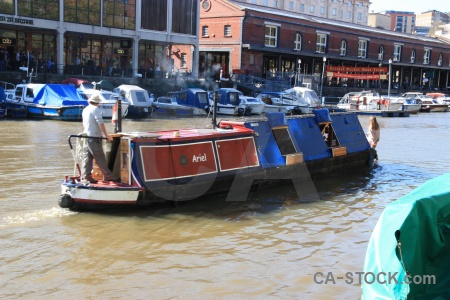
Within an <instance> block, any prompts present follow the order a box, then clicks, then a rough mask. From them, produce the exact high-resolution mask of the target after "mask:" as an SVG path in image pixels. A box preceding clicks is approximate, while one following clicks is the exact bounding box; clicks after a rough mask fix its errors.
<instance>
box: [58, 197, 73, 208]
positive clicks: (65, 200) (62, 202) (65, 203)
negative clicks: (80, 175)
mask: <svg viewBox="0 0 450 300" xmlns="http://www.w3.org/2000/svg"><path fill="white" fill-rule="evenodd" d="M58 204H59V206H61V207H62V208H71V207H72V206H73V199H72V197H71V196H70V195H69V194H61V195H59V200H58Z"/></svg>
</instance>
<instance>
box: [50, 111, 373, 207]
mask: <svg viewBox="0 0 450 300" xmlns="http://www.w3.org/2000/svg"><path fill="white" fill-rule="evenodd" d="M214 123H215V118H214V117H213V128H208V129H181V130H167V131H157V132H130V133H126V132H119V133H117V134H116V135H115V136H114V141H113V143H112V144H111V145H110V146H111V151H110V152H109V154H108V155H107V156H108V160H109V163H110V166H111V169H112V170H113V172H114V173H115V174H116V175H117V176H119V175H120V182H115V183H111V182H105V181H102V180H101V179H102V174H101V173H100V171H96V172H95V174H94V176H97V178H98V179H99V181H98V183H95V184H90V183H88V182H85V181H83V180H82V178H80V174H76V173H74V174H71V175H67V176H66V177H65V179H64V181H63V182H62V185H61V191H62V193H61V196H60V199H59V204H60V206H61V207H65V208H70V209H73V210H84V209H86V210H89V209H102V208H105V207H114V206H116V205H118V206H121V207H142V206H146V205H151V204H152V203H154V202H160V201H173V202H177V201H188V200H191V199H196V198H198V197H201V196H205V195H212V194H217V193H228V197H231V199H232V200H236V201H237V200H245V198H246V197H247V194H248V191H249V189H250V188H257V187H262V186H266V185H270V184H273V183H276V182H284V181H286V180H288V181H290V182H294V184H297V183H307V184H311V186H312V180H314V179H317V178H321V177H326V176H332V175H337V174H343V173H347V172H354V171H356V170H368V169H370V167H371V166H372V162H373V155H374V153H373V151H374V150H373V149H371V148H370V146H369V144H368V142H367V139H366V137H365V135H364V131H363V129H362V128H361V124H360V123H359V120H358V117H357V115H356V114H354V113H340V114H339V113H337V114H332V115H329V113H328V110H326V109H323V110H318V111H316V114H315V115H312V114H310V115H304V116H290V117H287V116H286V115H285V114H283V113H272V114H270V113H269V114H266V117H253V118H243V119H238V120H222V121H221V122H220V123H219V124H217V125H214ZM84 138H87V137H82V136H72V139H77V140H82V139H84ZM69 145H70V148H71V149H72V148H73V147H72V142H71V138H69ZM74 152H75V151H74ZM76 152H79V151H76ZM74 157H76V156H74ZM75 163H76V165H77V166H79V164H80V159H79V158H76V162H75ZM77 169H78V170H79V168H75V170H77ZM311 186H309V187H311ZM312 187H313V186H312Z"/></svg>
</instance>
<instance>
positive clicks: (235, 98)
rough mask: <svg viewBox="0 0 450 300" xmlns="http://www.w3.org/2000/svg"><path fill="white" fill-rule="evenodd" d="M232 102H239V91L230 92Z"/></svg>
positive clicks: (236, 103) (234, 103)
mask: <svg viewBox="0 0 450 300" xmlns="http://www.w3.org/2000/svg"><path fill="white" fill-rule="evenodd" d="M230 104H233V105H238V104H239V94H238V93H230Z"/></svg>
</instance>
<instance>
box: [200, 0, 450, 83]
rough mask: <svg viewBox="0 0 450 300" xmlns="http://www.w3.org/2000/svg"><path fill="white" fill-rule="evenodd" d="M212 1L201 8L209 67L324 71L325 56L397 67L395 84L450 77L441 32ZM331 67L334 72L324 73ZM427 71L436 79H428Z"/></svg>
mask: <svg viewBox="0 0 450 300" xmlns="http://www.w3.org/2000/svg"><path fill="white" fill-rule="evenodd" d="M205 2H208V4H207V5H205V7H208V9H202V10H201V12H200V30H201V31H202V33H201V36H200V45H199V47H200V57H203V58H204V59H205V60H206V61H203V60H202V59H200V63H201V64H202V66H201V67H200V68H202V67H204V66H217V65H219V64H220V65H222V66H223V65H225V68H226V70H225V72H226V73H229V72H233V71H234V70H238V69H239V70H241V71H242V70H245V71H246V72H249V73H252V74H254V76H258V77H262V78H273V77H277V76H285V75H287V74H293V73H295V72H298V70H301V73H302V74H321V73H322V70H323V69H324V64H325V65H326V66H327V67H328V66H349V67H378V66H380V65H381V66H383V67H388V66H389V65H390V66H391V68H392V73H391V74H392V84H393V85H394V86H398V85H404V86H405V87H406V88H418V87H420V86H422V85H423V84H424V83H425V82H431V84H432V85H433V86H437V87H446V86H448V85H449V75H450V74H449V70H450V68H449V67H450V47H449V44H448V43H447V42H445V41H442V40H437V39H434V38H428V37H421V36H415V35H411V34H404V33H399V32H395V31H390V30H381V29H377V28H372V27H368V26H358V25H355V24H351V23H346V22H338V21H334V20H328V19H319V18H316V17H308V16H305V15H304V14H301V13H296V12H288V11H285V10H279V9H275V8H266V7H261V6H260V5H252V4H248V3H242V2H240V1H236V0H235V1H233V0H215V1H212V0H203V1H202V3H205ZM325 75H327V74H325ZM325 77H326V82H325V84H328V85H340V84H344V83H345V84H352V85H357V86H362V87H366V86H367V87H371V86H377V84H378V82H377V80H374V81H370V80H365V81H359V80H348V79H342V78H335V77H328V76H325ZM425 78H427V79H430V80H424V79H425Z"/></svg>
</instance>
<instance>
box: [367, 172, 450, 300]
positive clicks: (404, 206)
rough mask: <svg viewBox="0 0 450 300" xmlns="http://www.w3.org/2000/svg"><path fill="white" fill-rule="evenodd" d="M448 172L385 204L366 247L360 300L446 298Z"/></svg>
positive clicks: (449, 207)
mask: <svg viewBox="0 0 450 300" xmlns="http://www.w3.org/2000/svg"><path fill="white" fill-rule="evenodd" d="M449 228H450V173H447V174H444V175H441V176H439V177H436V178H434V179H431V180H428V181H427V182H425V183H424V184H422V185H421V186H420V187H418V188H416V189H415V190H413V191H411V192H410V193H409V194H407V195H405V196H403V197H401V198H400V199H397V200H396V201H394V202H392V203H390V204H388V205H387V206H386V207H385V209H384V211H383V213H382V214H381V216H380V218H379V219H378V222H377V224H376V226H375V228H374V230H373V232H372V236H371V237H370V240H369V244H368V246H367V251H366V257H365V262H364V269H363V272H362V274H363V276H362V278H366V277H365V275H369V276H368V277H367V280H362V282H361V283H362V293H363V295H362V296H363V297H362V299H364V300H367V299H449V290H448V287H449V286H450V276H448V264H449V261H450V252H449V251H448V249H449V248H450V231H449Z"/></svg>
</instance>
